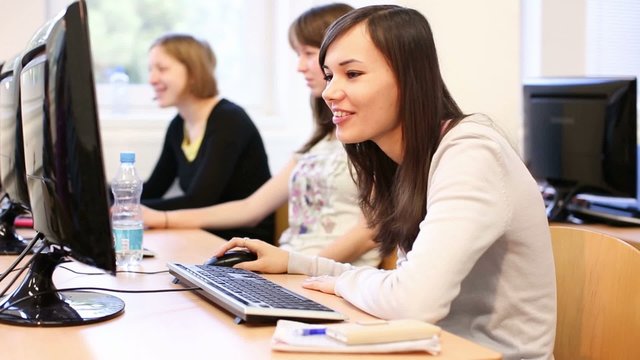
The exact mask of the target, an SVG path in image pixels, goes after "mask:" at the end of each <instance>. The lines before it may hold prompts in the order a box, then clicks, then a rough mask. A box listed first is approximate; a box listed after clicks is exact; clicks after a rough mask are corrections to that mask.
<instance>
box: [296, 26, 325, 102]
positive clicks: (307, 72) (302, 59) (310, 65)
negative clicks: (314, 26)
mask: <svg viewBox="0 0 640 360" xmlns="http://www.w3.org/2000/svg"><path fill="white" fill-rule="evenodd" d="M292 46H293V50H294V51H295V52H296V55H298V68H297V70H298V72H299V73H301V74H302V75H303V76H304V79H305V81H306V82H307V86H308V87H309V89H311V95H312V96H313V97H320V96H321V94H322V90H324V87H325V85H326V82H325V80H324V73H323V72H322V69H321V68H320V65H318V54H319V52H320V48H317V47H315V46H310V45H305V44H301V43H300V42H299V41H297V39H295V38H293V41H292Z"/></svg>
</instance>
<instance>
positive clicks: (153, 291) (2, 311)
mask: <svg viewBox="0 0 640 360" xmlns="http://www.w3.org/2000/svg"><path fill="white" fill-rule="evenodd" d="M194 290H200V288H199V287H186V288H171V289H152V290H123V289H109V288H100V287H73V288H63V289H56V290H50V291H42V292H38V293H34V294H29V295H27V296H23V297H21V298H19V299H16V301H13V302H11V303H5V304H4V307H3V308H1V309H0V314H2V313H4V312H5V311H7V310H9V309H11V308H12V307H13V306H15V305H18V304H19V303H21V302H23V301H27V300H29V299H32V298H34V297H38V296H42V295H47V294H54V293H64V292H66V291H104V292H115V293H128V294H147V293H165V292H181V291H194ZM15 316H16V317H19V316H18V315H15Z"/></svg>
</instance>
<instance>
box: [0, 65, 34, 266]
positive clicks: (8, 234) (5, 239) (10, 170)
mask: <svg viewBox="0 0 640 360" xmlns="http://www.w3.org/2000/svg"><path fill="white" fill-rule="evenodd" d="M20 59H21V56H20V55H16V56H14V57H13V58H11V59H9V60H7V61H6V62H5V64H4V66H3V68H2V71H1V72H0V182H1V183H2V190H3V196H6V197H8V200H7V201H6V202H5V203H4V204H3V207H2V210H1V211H0V254H2V255H12V254H19V253H20V252H22V250H23V249H24V248H25V246H26V244H25V242H24V240H23V239H22V237H21V236H20V235H18V234H16V231H15V227H14V223H15V219H16V217H18V216H21V215H25V214H28V213H29V192H28V190H27V177H26V174H25V168H24V150H23V142H22V120H21V109H20V86H19V81H18V80H17V78H18V74H19V73H20V69H21V65H20Z"/></svg>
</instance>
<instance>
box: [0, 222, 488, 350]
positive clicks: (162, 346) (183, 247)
mask: <svg viewBox="0 0 640 360" xmlns="http://www.w3.org/2000/svg"><path fill="white" fill-rule="evenodd" d="M144 241H145V247H148V248H150V249H152V250H155V251H156V252H157V254H158V255H157V256H156V257H155V258H152V259H145V260H143V262H142V265H141V266H140V270H142V271H156V270H163V269H166V266H165V264H166V263H167V262H171V261H175V262H184V263H202V262H203V261H204V260H205V259H207V258H209V257H210V256H211V254H212V253H213V251H214V249H216V248H217V247H218V246H219V244H220V243H221V242H222V241H223V240H221V239H220V238H217V237H215V236H213V235H211V234H209V233H206V232H204V231H201V230H175V231H150V232H146V233H145V238H144ZM13 258H14V257H13V256H2V257H0V269H2V270H4V269H6V267H7V266H8V265H9V264H10V263H11V261H12V260H13ZM64 266H68V267H71V268H73V269H77V270H83V271H86V272H96V269H94V268H91V267H88V266H84V265H82V264H79V263H70V264H65V265H64ZM267 277H268V278H270V279H272V280H274V281H276V282H278V283H279V284H281V285H283V286H285V287H287V288H289V289H292V290H294V291H296V292H299V293H301V294H304V295H305V296H308V297H309V298H312V299H314V300H316V301H318V302H320V303H323V304H325V305H327V306H330V307H332V308H334V309H336V310H338V311H340V312H344V313H346V314H347V315H348V316H349V318H350V319H351V320H352V321H356V320H363V319H370V318H371V316H369V315H367V314H365V313H363V312H361V311H359V310H358V309H356V308H354V307H353V306H351V305H350V304H349V303H347V302H346V301H344V300H343V299H341V298H338V297H335V296H332V295H327V294H322V293H320V292H317V291H311V290H306V289H303V288H302V287H301V286H300V282H301V281H302V280H303V279H304V276H299V275H267ZM54 279H55V283H56V286H57V287H58V288H66V287H72V286H99V287H107V288H116V289H164V288H180V287H181V286H180V285H174V284H172V283H171V280H172V279H173V277H172V276H171V275H169V274H159V275H140V274H118V276H117V277H112V276H109V275H102V276H87V275H77V274H73V273H71V272H69V271H67V270H64V269H60V268H58V269H57V270H56V272H55V274H54ZM3 284H4V282H3ZM114 295H116V296H118V297H120V298H121V299H123V300H124V301H125V303H126V308H125V313H124V314H123V315H122V316H119V317H117V318H115V319H112V320H109V321H106V322H102V323H97V324H91V325H84V326H75V327H60V328H31V327H19V326H11V325H5V324H0V358H1V359H41V358H47V359H62V358H67V359H109V360H117V359H194V358H203V359H238V360H239V359H302V360H304V359H316V358H333V359H351V358H353V359H365V358H366V359H383V358H402V359H425V358H428V357H427V356H426V355H425V354H424V353H414V354H402V355H398V354H394V355H387V356H385V355H366V357H365V356H363V355H352V356H347V355H345V354H336V355H320V354H302V353H283V352H274V351H271V348H270V339H271V335H272V334H273V330H274V326H272V325H270V326H249V325H236V324H235V323H234V322H233V316H232V315H230V314H228V313H226V312H224V311H223V310H221V309H220V308H217V307H216V306H214V305H212V304H211V303H209V302H207V301H206V300H204V299H203V298H201V297H200V296H198V295H196V294H194V293H192V292H172V293H151V294H120V293H114ZM442 346H443V352H442V354H441V355H440V356H438V357H434V358H437V359H500V358H501V355H500V354H499V353H497V352H495V351H492V350H489V349H487V348H484V347H482V346H480V345H477V344H475V343H472V342H470V341H467V340H465V339H462V338H460V337H458V336H455V335H453V334H450V333H446V332H445V333H444V334H443V335H442Z"/></svg>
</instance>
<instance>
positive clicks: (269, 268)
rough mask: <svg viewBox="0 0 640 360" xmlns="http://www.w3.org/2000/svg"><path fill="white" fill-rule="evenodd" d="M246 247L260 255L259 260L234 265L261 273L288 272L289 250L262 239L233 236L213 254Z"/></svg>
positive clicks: (216, 254)
mask: <svg viewBox="0 0 640 360" xmlns="http://www.w3.org/2000/svg"><path fill="white" fill-rule="evenodd" d="M237 247H239V248H245V249H247V250H249V251H251V252H252V253H254V254H256V255H257V256H258V259H257V260H254V261H246V262H241V263H239V264H236V265H235V266H234V267H235V268H238V269H245V270H250V271H258V272H261V273H270V274H281V273H286V272H287V267H288V265H289V252H288V251H285V250H282V249H280V248H279V247H276V246H273V245H271V244H268V243H266V242H264V241H262V240H255V239H249V238H237V237H236V238H233V239H231V240H229V241H227V242H226V243H225V244H224V245H222V246H221V247H220V248H219V249H218V250H217V251H216V253H215V254H213V256H222V255H223V254H224V253H225V252H227V251H229V250H231V249H233V248H237Z"/></svg>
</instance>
